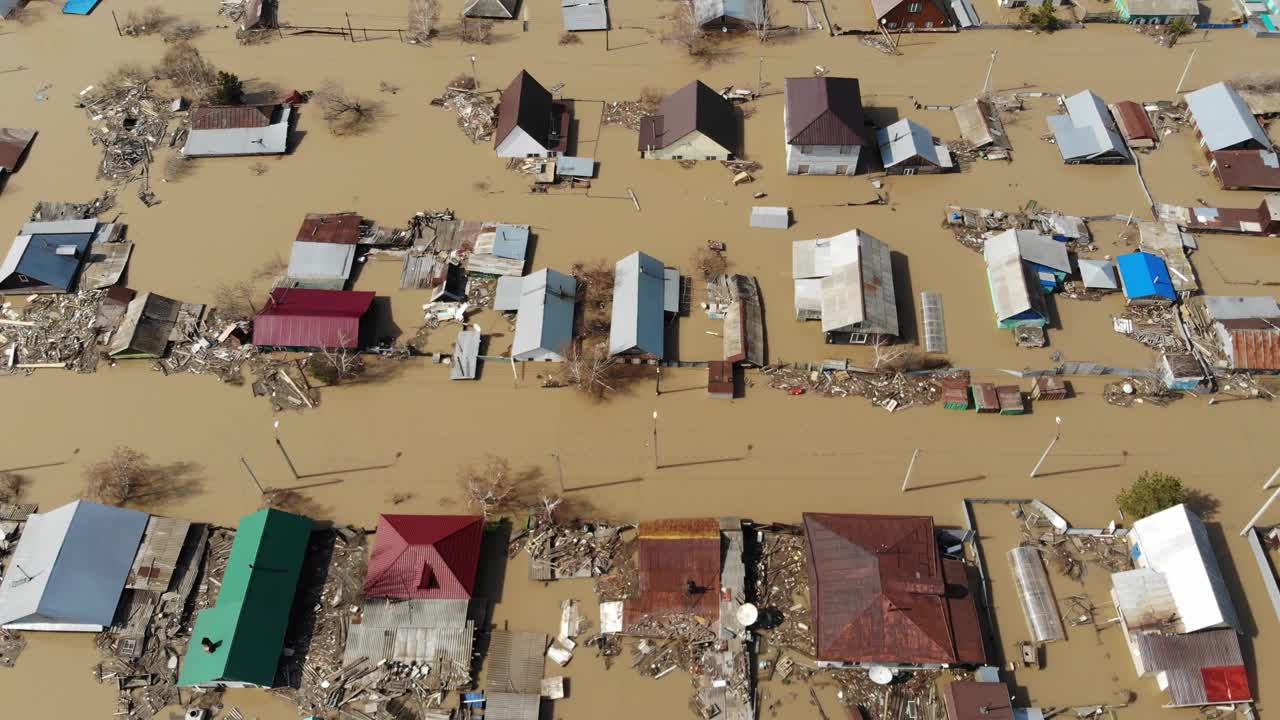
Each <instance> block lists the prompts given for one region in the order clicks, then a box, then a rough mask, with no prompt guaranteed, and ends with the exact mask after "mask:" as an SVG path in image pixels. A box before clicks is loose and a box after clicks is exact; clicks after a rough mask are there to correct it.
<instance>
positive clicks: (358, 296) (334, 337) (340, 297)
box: [253, 288, 374, 349]
mask: <svg viewBox="0 0 1280 720" xmlns="http://www.w3.org/2000/svg"><path fill="white" fill-rule="evenodd" d="M373 297H374V294H373V293H372V292H356V291H350V290H312V289H309V288H276V289H275V290H272V291H271V297H270V298H268V299H267V306H266V307H264V308H263V309H262V312H260V313H258V315H257V317H255V318H254V319H253V344H254V345H263V346H266V347H290V348H293V347H296V348H348V349H351V348H356V347H358V346H359V344H360V321H361V319H363V318H364V316H365V314H366V313H368V312H369V306H370V305H372V304H373Z"/></svg>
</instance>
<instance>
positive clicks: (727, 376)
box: [707, 360, 734, 400]
mask: <svg viewBox="0 0 1280 720" xmlns="http://www.w3.org/2000/svg"><path fill="white" fill-rule="evenodd" d="M733 389H734V388H733V363H731V362H729V361H728V360H712V361H711V362H709V363H707V397H710V398H715V399H717V400H732V399H733Z"/></svg>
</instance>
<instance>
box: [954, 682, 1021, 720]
mask: <svg viewBox="0 0 1280 720" xmlns="http://www.w3.org/2000/svg"><path fill="white" fill-rule="evenodd" d="M942 693H943V696H944V697H945V698H946V700H947V720H1013V701H1012V699H1011V696H1012V693H1010V692H1009V686H1008V685H1005V684H1004V683H1002V682H976V681H974V680H956V681H955V682H951V683H948V684H947V686H946V688H944V689H943V691H942Z"/></svg>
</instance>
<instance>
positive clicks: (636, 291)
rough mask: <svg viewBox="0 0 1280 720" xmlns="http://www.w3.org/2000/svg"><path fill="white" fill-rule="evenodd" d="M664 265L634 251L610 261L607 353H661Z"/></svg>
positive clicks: (655, 354) (663, 324)
mask: <svg viewBox="0 0 1280 720" xmlns="http://www.w3.org/2000/svg"><path fill="white" fill-rule="evenodd" d="M665 271H666V269H665V268H664V267H663V265H662V262H661V261H659V260H658V259H657V258H655V257H653V256H651V255H647V254H645V253H642V252H634V253H631V254H630V255H628V256H626V257H625V258H623V259H621V260H619V261H618V262H617V264H615V265H614V280H613V315H612V321H611V323H610V326H609V354H610V355H622V354H633V355H641V356H649V357H654V358H658V359H662V357H663V343H664V341H665V328H666V323H665V319H664V316H663V313H664V312H665V310H664V306H665V300H664V298H665V285H666V274H665Z"/></svg>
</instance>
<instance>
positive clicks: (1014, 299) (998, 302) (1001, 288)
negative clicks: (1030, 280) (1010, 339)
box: [982, 236, 1039, 321]
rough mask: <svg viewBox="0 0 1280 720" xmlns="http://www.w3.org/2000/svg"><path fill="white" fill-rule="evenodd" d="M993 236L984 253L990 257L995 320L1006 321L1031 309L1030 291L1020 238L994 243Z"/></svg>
mask: <svg viewBox="0 0 1280 720" xmlns="http://www.w3.org/2000/svg"><path fill="white" fill-rule="evenodd" d="M997 237H999V236H997ZM994 239H995V238H991V239H990V240H987V241H986V243H984V244H983V246H982V255H983V257H984V258H985V259H986V261H987V282H988V284H990V286H991V303H992V304H993V305H994V306H995V310H996V320H998V321H1004V320H1008V319H1009V318H1012V317H1014V316H1015V315H1018V314H1020V313H1024V312H1026V311H1028V310H1031V309H1032V305H1031V293H1030V290H1029V289H1028V288H1027V276H1026V273H1025V272H1024V271H1023V268H1022V255H1021V254H1020V253H1019V252H1018V244H1017V242H1009V241H1002V242H996V243H993V242H992V240H994ZM1036 292H1039V288H1036Z"/></svg>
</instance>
